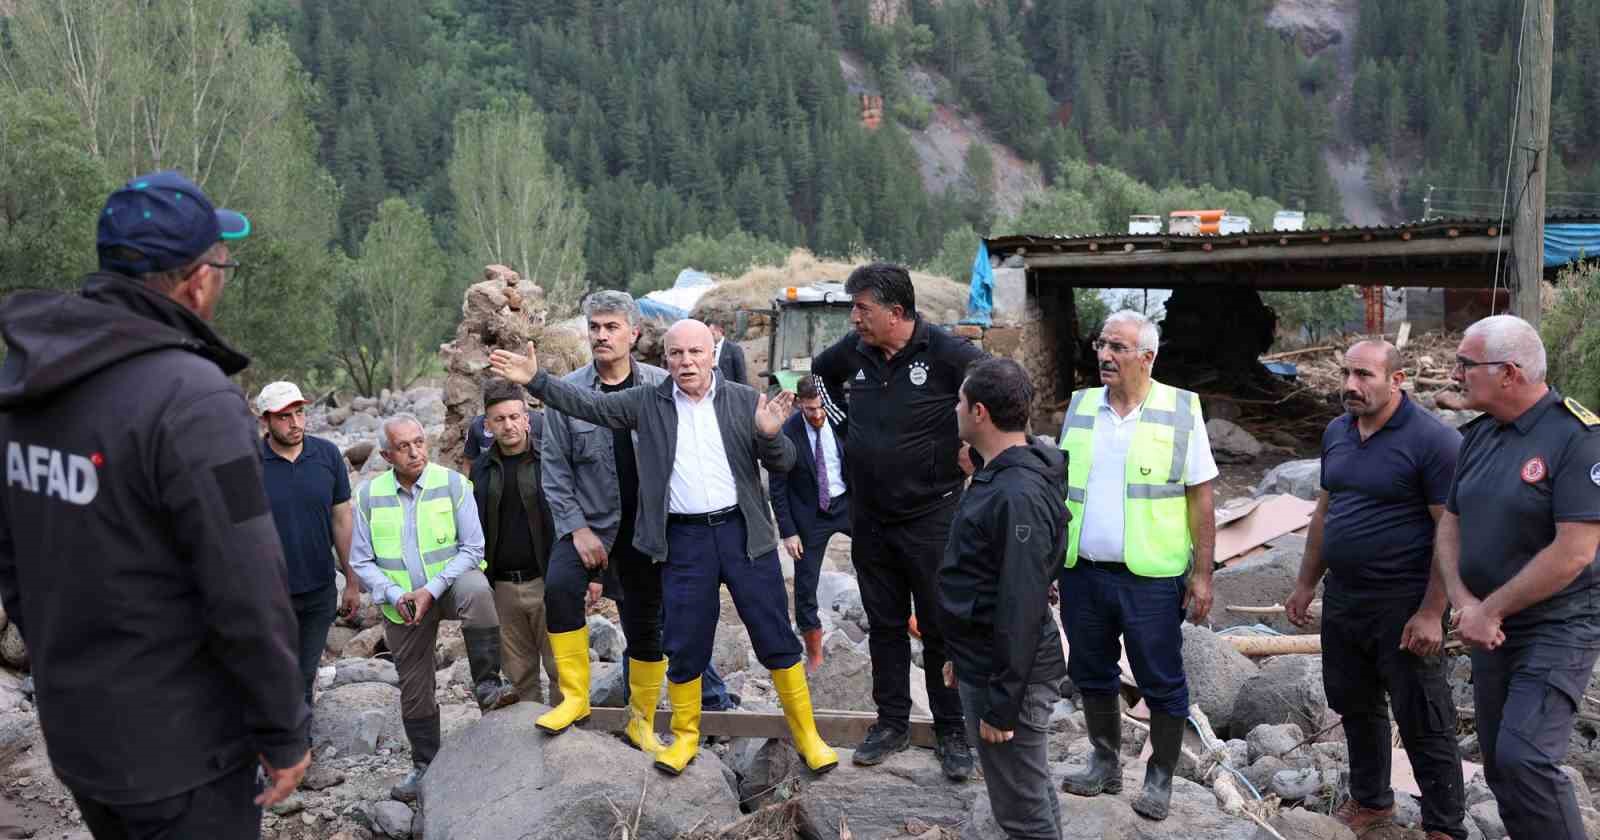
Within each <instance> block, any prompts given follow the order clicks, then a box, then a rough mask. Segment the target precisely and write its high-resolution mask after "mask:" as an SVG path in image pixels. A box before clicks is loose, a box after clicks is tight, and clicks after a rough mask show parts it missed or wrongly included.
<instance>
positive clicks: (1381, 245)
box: [1023, 236, 1495, 269]
mask: <svg viewBox="0 0 1600 840" xmlns="http://www.w3.org/2000/svg"><path fill="white" fill-rule="evenodd" d="M1494 252H1495V239H1494V238H1493V237H1490V236H1470V237H1462V238H1460V239H1412V240H1410V241H1406V242H1402V241H1388V242H1339V243H1329V244H1326V245H1322V244H1312V245H1258V246H1252V247H1250V248H1240V249H1238V250H1235V251H1201V250H1193V251H1135V252H1133V253H1131V254H1125V253H1121V252H1112V253H1094V254H1091V253H1088V252H1084V251H1080V252H1077V253H1063V254H1036V253H1029V254H1028V255H1027V256H1025V257H1024V258H1023V259H1024V260H1025V261H1026V262H1027V265H1028V268H1029V269H1041V268H1139V267H1145V266H1157V265H1221V264H1224V263H1259V262H1280V261H1285V260H1335V259H1340V258H1370V257H1430V256H1454V255H1461V254H1480V255H1481V254H1493V253H1494Z"/></svg>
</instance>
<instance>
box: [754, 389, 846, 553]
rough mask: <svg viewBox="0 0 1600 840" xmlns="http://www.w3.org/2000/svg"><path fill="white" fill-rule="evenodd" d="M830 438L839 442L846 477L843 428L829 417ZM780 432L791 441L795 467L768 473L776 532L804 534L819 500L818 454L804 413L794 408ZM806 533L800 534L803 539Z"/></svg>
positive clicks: (813, 524) (814, 520) (785, 535)
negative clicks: (831, 430)
mask: <svg viewBox="0 0 1600 840" xmlns="http://www.w3.org/2000/svg"><path fill="white" fill-rule="evenodd" d="M827 422H828V423H829V424H830V425H833V439H834V441H835V442H836V443H837V444H838V446H839V469H840V471H842V472H843V473H844V474H845V481H846V482H848V481H849V476H850V459H849V458H848V457H847V456H846V454H845V453H846V452H847V451H848V449H849V447H847V446H846V445H845V440H844V429H841V428H839V426H838V425H837V424H835V423H834V422H833V420H832V419H829V420H828V421H827ZM783 433H784V434H786V435H788V436H789V441H790V442H791V443H793V444H794V451H795V458H794V467H793V468H791V469H790V470H789V471H788V472H786V473H784V472H769V473H767V489H769V490H770V491H771V492H772V512H773V514H774V515H776V516H777V518H778V536H779V537H780V538H783V539H788V538H789V537H793V536H796V535H807V534H810V533H811V530H812V529H813V528H814V527H816V524H817V518H818V515H819V514H820V513H821V508H819V507H818V505H819V504H820V503H821V501H820V500H819V499H818V498H817V456H816V447H815V446H813V445H812V443H811V427H810V426H809V425H807V423H806V417H805V415H804V414H801V413H800V412H798V411H796V412H795V413H794V414H793V415H791V416H790V417H789V419H788V420H785V421H783ZM804 538H805V537H804V536H802V539H804Z"/></svg>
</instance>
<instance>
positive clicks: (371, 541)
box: [350, 414, 517, 802]
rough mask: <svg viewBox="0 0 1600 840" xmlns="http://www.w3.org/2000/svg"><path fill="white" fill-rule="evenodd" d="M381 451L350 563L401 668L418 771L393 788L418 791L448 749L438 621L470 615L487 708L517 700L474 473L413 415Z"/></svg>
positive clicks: (479, 693)
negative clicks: (449, 462) (438, 686)
mask: <svg viewBox="0 0 1600 840" xmlns="http://www.w3.org/2000/svg"><path fill="white" fill-rule="evenodd" d="M378 454H380V455H382V456H383V459H384V460H385V461H388V462H389V464H390V465H391V467H392V468H391V469H390V470H389V471H388V472H384V473H381V474H379V475H377V476H375V477H374V478H372V479H369V480H368V481H367V482H365V483H364V484H362V485H361V486H360V487H358V488H356V532H355V537H354V539H353V540H352V543H351V546H350V565H352V566H354V567H355V570H356V574H357V575H358V576H360V578H361V584H362V586H363V587H364V588H365V589H366V590H367V591H368V592H370V593H372V602H373V603H374V604H379V605H381V609H382V611H383V617H384V618H386V619H388V621H387V622H386V623H385V624H384V640H385V641H386V642H387V643H388V645H389V650H391V651H393V652H394V665H395V670H396V671H398V672H399V674H400V722H401V724H402V725H404V726H405V730H406V740H408V741H410V742H411V767H412V770H411V773H410V775H408V776H406V778H405V779H404V780H403V781H402V782H401V783H400V784H398V785H396V786H395V787H394V788H393V789H392V790H390V791H389V795H390V796H393V797H394V798H395V799H398V800H400V801H401V802H412V801H415V800H416V798H417V793H418V790H419V789H420V787H421V785H422V776H423V774H424V773H426V772H427V770H428V765H429V764H430V763H432V762H433V757H434V756H435V755H436V754H438V752H439V704H438V703H437V702H436V701H435V700H434V696H433V692H434V689H435V681H434V672H433V648H434V643H435V642H436V641H437V640H438V638H439V622H440V621H441V620H444V619H455V620H459V621H460V622H461V637H462V639H463V641H465V642H466V643H467V666H468V667H469V668H470V669H471V673H472V684H473V695H474V697H475V698H476V699H477V701H478V708H479V709H481V710H482V711H485V712H487V711H490V710H492V709H498V708H500V707H502V706H509V705H510V704H512V703H515V702H517V692H516V689H514V688H512V687H511V686H509V685H507V684H506V683H505V681H504V680H503V679H501V677H500V617H499V614H498V613H496V612H495V608H494V590H492V589H490V588H489V579H488V578H487V577H485V576H484V574H483V566H484V562H483V528H482V526H481V525H480V524H479V522H478V505H477V501H476V500H475V499H474V498H473V496H472V487H471V485H470V483H469V482H468V481H467V477H466V476H464V475H462V474H461V473H458V472H456V471H455V470H452V469H449V468H448V467H441V466H439V465H438V464H434V463H430V462H429V460H428V436H427V434H426V433H425V432H423V430H422V423H421V422H420V421H418V420H417V418H415V417H412V416H411V415H409V414H397V415H395V416H394V417H391V418H389V419H388V420H385V421H384V423H383V426H382V427H381V428H380V429H379V431H378Z"/></svg>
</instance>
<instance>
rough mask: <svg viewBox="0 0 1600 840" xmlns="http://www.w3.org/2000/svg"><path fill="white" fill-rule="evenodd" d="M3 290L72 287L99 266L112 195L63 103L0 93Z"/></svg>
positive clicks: (54, 98)
mask: <svg viewBox="0 0 1600 840" xmlns="http://www.w3.org/2000/svg"><path fill="white" fill-rule="evenodd" d="M0 172H5V173H6V176H5V178H4V179H3V180H0V284H3V285H4V287H5V288H7V289H11V288H18V287H24V286H46V287H51V288H62V289H64V288H71V287H73V286H75V285H76V284H77V281H78V279H79V278H80V276H81V275H83V274H84V273H85V272H88V271H91V270H93V269H94V267H95V250H94V236H95V224H94V219H95V213H96V212H97V211H98V210H99V208H100V205H101V204H102V203H103V202H104V201H105V197H106V194H107V193H108V192H109V191H110V189H111V186H112V184H111V179H110V178H109V177H107V175H106V172H105V166H104V165H103V163H102V162H101V161H100V160H99V159H97V158H95V157H94V156H93V155H91V154H89V153H88V152H87V151H85V150H84V149H83V146H82V144H81V143H80V138H79V137H78V121H77V118H76V117H75V116H74V115H73V114H72V112H71V111H70V110H68V108H67V104H66V102H65V101H64V100H62V99H61V97H59V96H51V95H48V94H44V93H42V92H40V93H38V94H36V95H22V94H17V93H13V92H10V91H7V90H4V89H3V88H0Z"/></svg>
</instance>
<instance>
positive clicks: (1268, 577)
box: [1211, 534, 1322, 633]
mask: <svg viewBox="0 0 1600 840" xmlns="http://www.w3.org/2000/svg"><path fill="white" fill-rule="evenodd" d="M1305 553H1306V538H1305V537H1303V536H1301V535H1299V534H1285V535H1284V536H1282V537H1279V538H1277V539H1275V540H1273V541H1272V545H1271V547H1270V548H1268V549H1267V550H1266V551H1263V552H1260V553H1259V554H1252V555H1250V556H1248V557H1240V558H1237V559H1235V560H1233V561H1232V562H1230V563H1228V565H1226V566H1223V567H1222V568H1220V569H1218V570H1216V572H1215V573H1213V574H1212V576H1211V591H1212V597H1213V598H1214V599H1215V601H1216V608H1215V609H1214V610H1213V612H1214V613H1215V614H1216V615H1219V616H1221V615H1227V614H1228V613H1227V612H1226V608H1227V607H1270V606H1272V605H1274V604H1283V603H1285V602H1287V601H1288V600H1289V596H1290V595H1292V594H1294V584H1295V579H1296V578H1298V577H1299V576H1300V558H1301V557H1303V556H1304V555H1305ZM1317 597H1319V598H1320V597H1322V584H1320V583H1318V584H1317ZM1248 622H1259V623H1261V624H1265V625H1266V626H1268V627H1271V628H1272V629H1274V630H1277V631H1278V632H1280V633H1302V632H1311V633H1315V632H1317V631H1316V630H1315V629H1307V630H1302V629H1301V628H1299V627H1296V626H1294V625H1293V624H1290V623H1289V618H1288V616H1287V614H1285V613H1281V612H1280V613H1275V614H1269V615H1257V616H1250V617H1249V619H1248V620H1247V621H1246V622H1243V623H1248Z"/></svg>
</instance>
